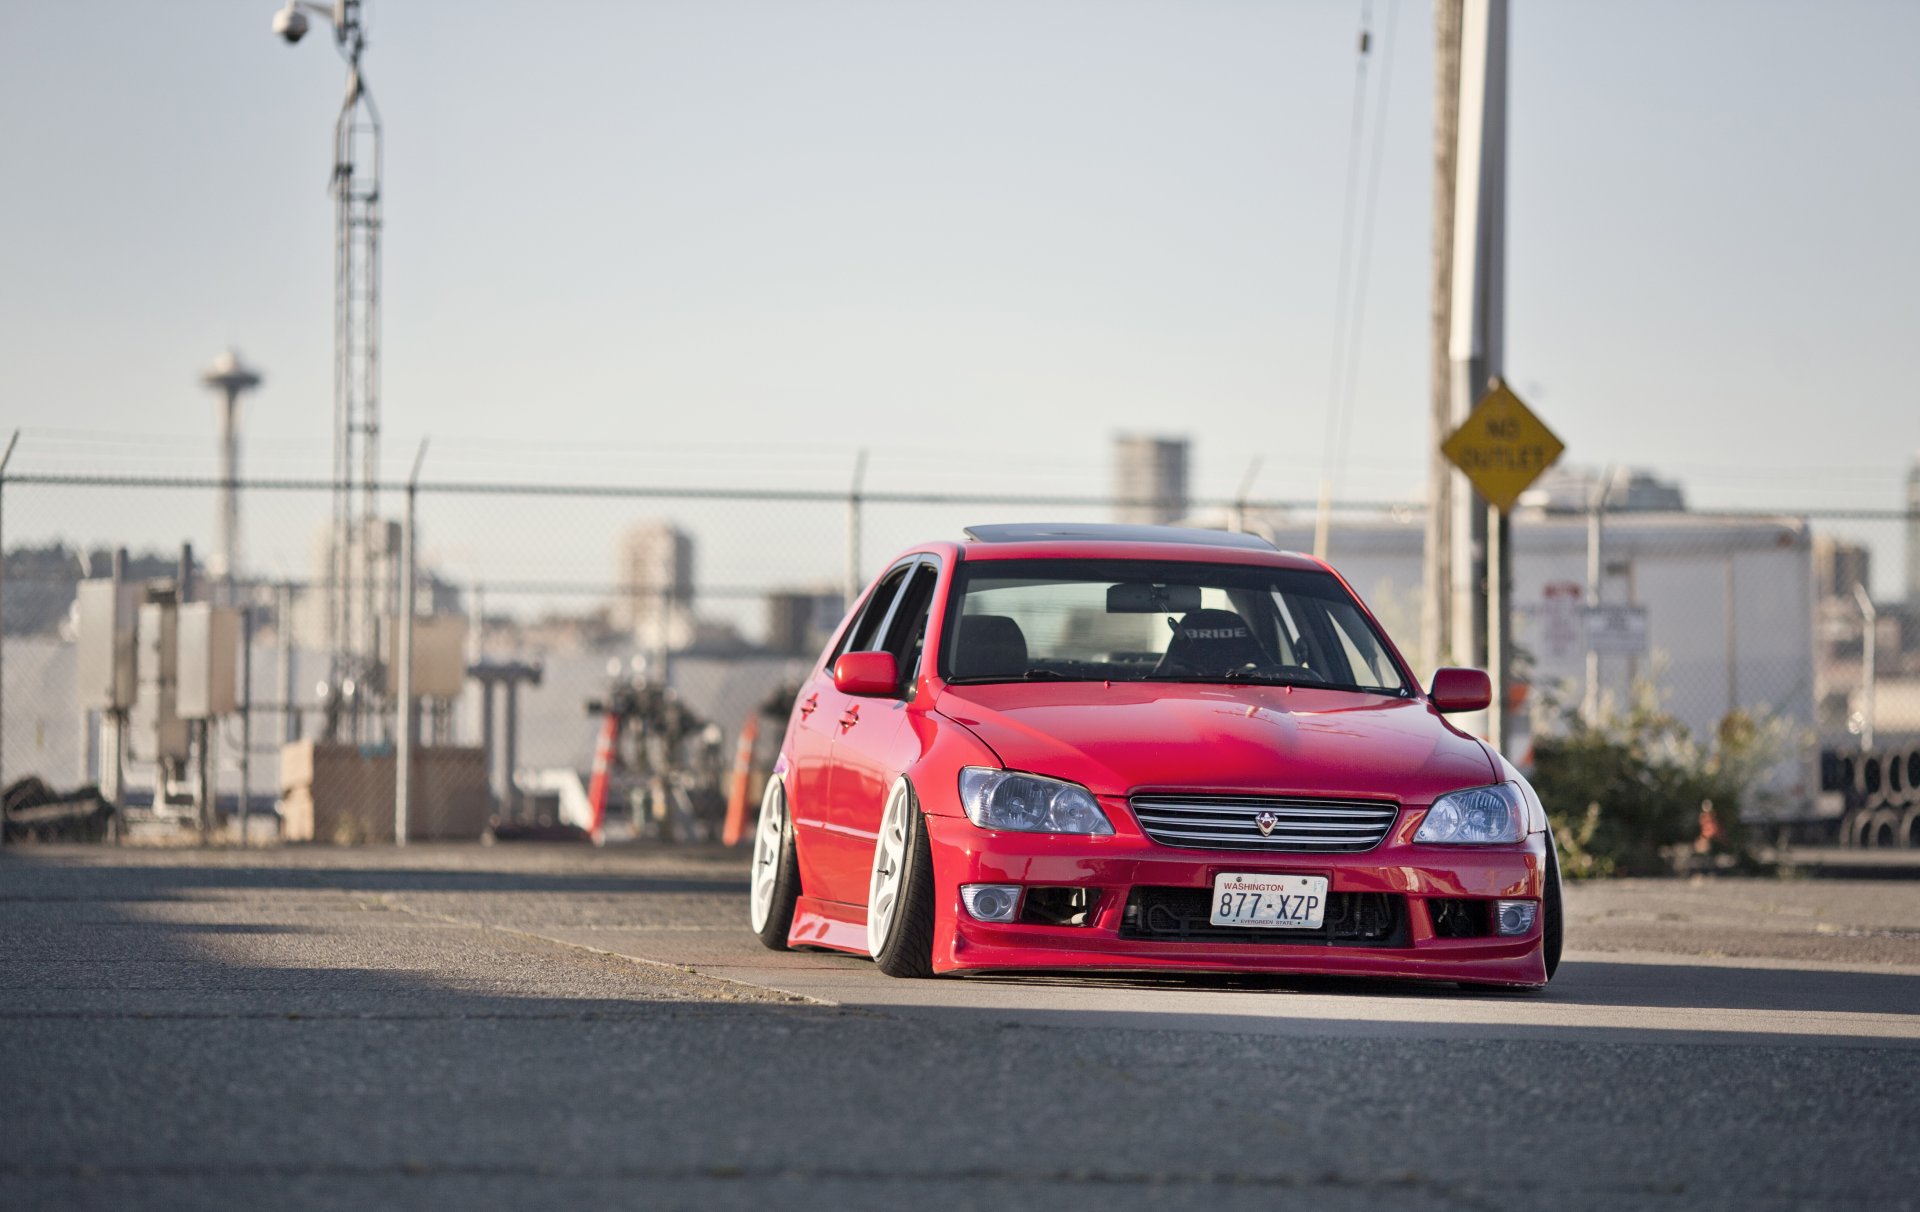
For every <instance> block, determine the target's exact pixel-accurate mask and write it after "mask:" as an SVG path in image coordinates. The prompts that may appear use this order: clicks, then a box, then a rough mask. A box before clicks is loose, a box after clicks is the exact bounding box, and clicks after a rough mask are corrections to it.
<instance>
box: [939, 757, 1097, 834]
mask: <svg viewBox="0 0 1920 1212" xmlns="http://www.w3.org/2000/svg"><path fill="white" fill-rule="evenodd" d="M960 805H961V807H963V808H965V809H966V810H967V819H968V820H970V821H972V822H973V823H974V824H976V825H978V826H980V827H981V828H982V829H1017V830H1020V831H1021V832H1024V833H1097V834H1109V833H1112V832H1113V823H1112V822H1111V821H1109V820H1107V814H1106V813H1104V812H1102V811H1100V805H1099V804H1096V803H1094V800H1093V793H1092V792H1090V791H1088V790H1087V789H1086V788H1085V787H1082V786H1080V785H1079V784H1077V783H1063V782H1061V781H1060V780H1059V779H1043V778H1041V777H1039V776H1038V775H1033V774H1015V773H1014V772H1013V771H1011V770H990V769H988V768H987V767H985V766H967V767H964V768H962V769H961V771H960Z"/></svg>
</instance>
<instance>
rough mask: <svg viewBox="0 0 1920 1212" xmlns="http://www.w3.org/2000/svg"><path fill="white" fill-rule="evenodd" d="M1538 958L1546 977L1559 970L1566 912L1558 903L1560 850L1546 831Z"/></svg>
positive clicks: (1551, 835)
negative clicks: (1545, 862)
mask: <svg viewBox="0 0 1920 1212" xmlns="http://www.w3.org/2000/svg"><path fill="white" fill-rule="evenodd" d="M1540 917H1541V922H1540V952H1541V955H1540V958H1542V959H1543V960H1545V961H1546V965H1547V979H1548V980H1552V979H1553V974H1554V973H1555V972H1558V971H1559V970H1560V949H1561V946H1562V944H1563V943H1564V942H1565V940H1566V914H1565V912H1564V911H1563V910H1562V908H1561V905H1560V851H1559V847H1558V846H1556V845H1555V844H1554V840H1553V832H1552V830H1548V832H1547V886H1546V888H1545V889H1543V890H1542V892H1541V896H1540Z"/></svg>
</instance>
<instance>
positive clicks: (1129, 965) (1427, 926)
mask: <svg viewBox="0 0 1920 1212" xmlns="http://www.w3.org/2000/svg"><path fill="white" fill-rule="evenodd" d="M1109 815H1113V814H1112V813H1109ZM925 820H926V823H927V830H928V840H929V842H930V843H931V844H932V852H933V868H934V886H935V895H936V897H937V898H938V906H937V908H938V912H937V913H936V914H935V920H936V926H935V934H934V945H933V964H934V968H935V970H936V971H940V972H967V971H978V970H983V969H1007V968H1025V969H1034V968H1103V969H1135V970H1139V969H1167V968H1178V969H1194V970H1215V971H1231V972H1274V973H1330V974H1341V975H1353V976H1381V977H1414V978H1425V979H1430V980H1447V981H1476V982H1485V983H1488V984H1512V985H1540V984H1544V983H1545V982H1546V968H1545V963H1544V959H1543V956H1542V948H1541V930H1542V928H1543V926H1544V915H1541V916H1537V917H1536V920H1535V922H1534V925H1533V928H1532V929H1531V930H1530V931H1529V932H1528V933H1526V934H1524V935H1517V936H1508V937H1501V936H1486V937H1477V938H1447V937H1441V936H1440V934H1438V933H1436V931H1435V928H1434V922H1433V916H1432V914H1431V913H1430V912H1429V902H1430V901H1431V900H1433V899H1434V898H1449V899H1467V900H1493V899H1497V898H1510V899H1512V898H1532V899H1537V898H1539V897H1540V895H1541V889H1542V886H1543V885H1542V879H1543V875H1542V873H1543V872H1544V870H1545V867H1546V845H1547V840H1546V835H1545V834H1535V835H1533V836H1532V837H1530V838H1528V839H1527V840H1526V841H1525V842H1522V843H1519V844H1516V845H1512V846H1499V847H1493V846H1489V847H1455V846H1419V845H1414V844H1412V842H1411V841H1410V840H1409V838H1410V836H1411V832H1412V827H1413V825H1412V822H1410V821H1407V820H1404V819H1403V821H1402V822H1401V825H1400V827H1399V828H1396V829H1395V830H1394V831H1393V833H1392V834H1391V835H1390V836H1389V837H1388V838H1387V839H1386V840H1385V841H1383V842H1382V843H1381V844H1380V845H1379V846H1376V847H1375V848H1374V849H1372V850H1369V851H1366V852H1365V853H1361V854H1339V855H1328V854H1285V855H1273V854H1264V853H1252V852H1247V851H1239V850H1188V849H1181V848H1175V847H1171V846H1163V845H1160V844H1158V843H1156V842H1153V841H1151V840H1149V839H1147V838H1146V837H1144V836H1142V835H1139V834H1137V833H1132V832H1131V831H1125V832H1121V833H1119V834H1117V835H1115V836H1112V837H1066V836H1061V835H1057V834H1024V833H1010V832H993V831H988V830H983V829H979V828H977V827H975V826H974V825H973V824H972V822H970V821H968V820H967V819H966V818H964V817H953V816H934V815H928V816H927V817H926V818H925ZM1229 871H1231V872H1266V873H1273V874H1300V875H1324V876H1327V877H1328V891H1329V893H1332V894H1338V893H1386V894H1390V895H1393V896H1397V897H1402V898H1404V904H1405V928H1404V930H1402V931H1399V932H1398V933H1397V934H1396V936H1395V938H1394V939H1393V940H1392V945H1380V944H1378V943H1342V942H1340V941H1337V940H1334V941H1315V942H1311V943H1302V944H1292V943H1287V942H1284V941H1280V940H1278V939H1275V940H1274V941H1267V940H1266V939H1265V938H1262V939H1261V940H1260V941H1255V942H1238V941H1236V942H1199V941H1187V940H1169V939H1158V938H1139V937H1126V933H1125V932H1124V931H1123V924H1124V923H1123V915H1124V914H1125V911H1126V906H1127V901H1128V897H1129V894H1130V893H1131V892H1132V890H1133V889H1135V888H1191V889H1207V890H1211V888H1212V886H1213V878H1214V876H1215V875H1217V874H1219V873H1221V872H1229ZM976 883H977V884H1021V885H1025V886H1027V887H1070V888H1085V889H1088V890H1089V891H1091V892H1093V893H1096V894H1097V898H1098V899H1097V903H1096V904H1095V905H1094V907H1093V910H1092V912H1091V914H1090V918H1091V920H1090V921H1088V922H1087V924H1085V925H1080V926H1055V925H1044V924H1039V923H1033V922H1016V923H1007V924H999V923H988V922H981V921H977V920H975V919H974V918H972V917H971V916H969V915H968V914H967V912H966V910H965V909H964V908H963V907H962V905H961V903H960V894H959V888H960V885H961V884H976Z"/></svg>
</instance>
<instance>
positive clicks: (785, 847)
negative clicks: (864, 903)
mask: <svg viewBox="0 0 1920 1212" xmlns="http://www.w3.org/2000/svg"><path fill="white" fill-rule="evenodd" d="M748 880H749V881H750V884H749V887H748V890H747V908H748V916H749V918H750V919H751V922H752V925H753V932H754V933H755V934H757V935H759V936H760V941H761V942H763V943H765V944H766V945H767V946H769V947H771V948H773V949H774V950H776V951H783V950H785V949H786V945H787V929H788V927H789V926H791V925H792V924H793V909H794V903H795V902H796V901H797V900H798V899H799V896H800V862H799V859H798V857H797V856H796V855H795V854H794V841H793V820H792V817H791V815H790V814H789V813H788V811H787V788H786V784H784V783H783V782H781V781H780V780H779V779H777V778H773V779H768V780H767V791H766V794H765V795H763V796H761V797H760V823H759V824H758V825H756V826H755V827H754V830H753V866H752V868H751V869H750V871H749V874H748Z"/></svg>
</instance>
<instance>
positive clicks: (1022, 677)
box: [947, 669, 1100, 686]
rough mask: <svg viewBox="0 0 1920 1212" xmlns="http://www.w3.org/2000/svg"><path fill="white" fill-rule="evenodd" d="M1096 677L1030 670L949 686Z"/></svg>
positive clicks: (951, 680)
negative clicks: (1078, 676)
mask: <svg viewBox="0 0 1920 1212" xmlns="http://www.w3.org/2000/svg"><path fill="white" fill-rule="evenodd" d="M1097 681H1100V679H1099V678H1096V677H1084V678H1076V677H1071V676H1069V675H1067V674H1064V673H1061V672H1060V671H1059V670H1057V669H1029V670H1027V671H1026V672H1025V673H995V674H980V675H976V676H974V677H970V678H948V679H947V685H949V686H972V685H984V684H986V683H989V682H1097Z"/></svg>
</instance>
